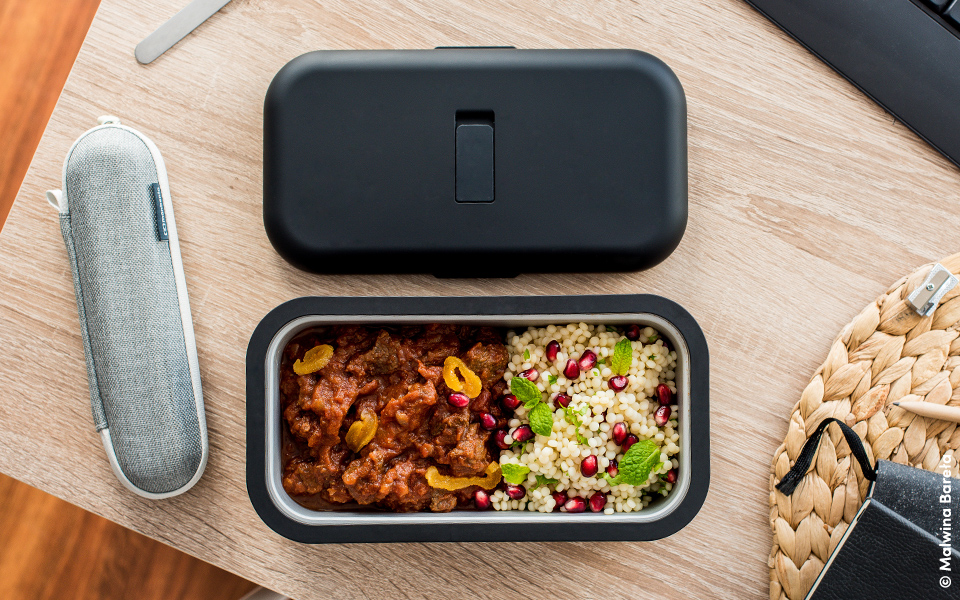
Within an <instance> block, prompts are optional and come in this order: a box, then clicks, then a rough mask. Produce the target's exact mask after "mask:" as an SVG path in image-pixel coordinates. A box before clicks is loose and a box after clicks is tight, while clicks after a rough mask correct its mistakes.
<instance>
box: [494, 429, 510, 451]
mask: <svg viewBox="0 0 960 600" xmlns="http://www.w3.org/2000/svg"><path fill="white" fill-rule="evenodd" d="M505 437H507V432H506V431H505V430H503V429H500V430H498V431H497V432H496V433H494V434H493V441H495V442H496V443H497V448H500V449H501V450H506V449H507V448H509V447H510V444H508V443H506V442H505V441H503V438H505Z"/></svg>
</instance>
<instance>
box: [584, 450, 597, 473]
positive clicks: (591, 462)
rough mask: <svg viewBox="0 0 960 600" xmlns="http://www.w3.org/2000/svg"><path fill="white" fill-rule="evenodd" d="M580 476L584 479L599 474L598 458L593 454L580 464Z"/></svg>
mask: <svg viewBox="0 0 960 600" xmlns="http://www.w3.org/2000/svg"><path fill="white" fill-rule="evenodd" d="M580 474H581V475H583V476H584V477H593V476H594V475H596V474H597V457H596V456H594V455H593V454H590V455H587V456H585V457H583V460H582V461H581V462H580Z"/></svg>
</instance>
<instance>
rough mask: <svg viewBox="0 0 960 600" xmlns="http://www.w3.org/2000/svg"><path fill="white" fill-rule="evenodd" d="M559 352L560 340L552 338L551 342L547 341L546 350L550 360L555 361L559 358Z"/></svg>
mask: <svg viewBox="0 0 960 600" xmlns="http://www.w3.org/2000/svg"><path fill="white" fill-rule="evenodd" d="M559 353H560V342H558V341H557V340H550V341H549V342H547V350H546V355H547V360H549V361H550V362H554V361H555V360H557V354H559Z"/></svg>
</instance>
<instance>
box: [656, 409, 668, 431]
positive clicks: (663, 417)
mask: <svg viewBox="0 0 960 600" xmlns="http://www.w3.org/2000/svg"><path fill="white" fill-rule="evenodd" d="M669 420H670V407H669V406H661V407H660V408H658V409H657V412H655V413H653V421H654V423H656V424H657V427H663V426H664V425H666V424H667V421H669Z"/></svg>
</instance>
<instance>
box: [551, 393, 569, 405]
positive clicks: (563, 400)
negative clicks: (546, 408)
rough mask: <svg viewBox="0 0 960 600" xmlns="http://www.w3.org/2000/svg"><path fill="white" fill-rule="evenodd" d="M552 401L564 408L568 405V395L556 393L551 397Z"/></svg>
mask: <svg viewBox="0 0 960 600" xmlns="http://www.w3.org/2000/svg"><path fill="white" fill-rule="evenodd" d="M553 403H554V404H555V405H556V406H562V407H564V408H566V407H568V406H570V396H568V395H566V394H557V395H556V396H554V397H553Z"/></svg>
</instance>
